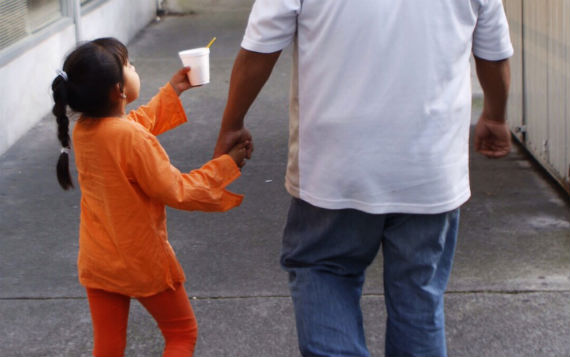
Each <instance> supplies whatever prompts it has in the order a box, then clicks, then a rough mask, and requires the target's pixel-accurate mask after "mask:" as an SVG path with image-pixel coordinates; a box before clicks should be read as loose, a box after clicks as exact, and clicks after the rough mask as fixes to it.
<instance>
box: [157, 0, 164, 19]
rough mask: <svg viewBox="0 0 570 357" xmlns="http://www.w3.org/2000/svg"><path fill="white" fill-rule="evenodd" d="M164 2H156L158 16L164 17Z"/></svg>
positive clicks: (159, 0)
mask: <svg viewBox="0 0 570 357" xmlns="http://www.w3.org/2000/svg"><path fill="white" fill-rule="evenodd" d="M163 2H164V1H163V0H156V16H162V15H164V7H163V6H162V4H163Z"/></svg>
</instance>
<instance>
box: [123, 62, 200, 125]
mask: <svg viewBox="0 0 570 357" xmlns="http://www.w3.org/2000/svg"><path fill="white" fill-rule="evenodd" d="M189 71H190V68H189V67H183V68H182V69H180V70H179V71H178V72H176V73H175V74H174V75H173V76H172V78H171V79H170V82H168V83H167V84H165V85H164V86H163V87H162V88H160V90H159V91H158V94H157V95H155V96H154V97H153V98H152V99H151V100H150V101H149V102H148V103H147V104H145V105H142V106H140V107H139V108H137V109H136V110H133V111H131V112H130V113H129V114H128V115H127V118H128V119H130V120H134V121H136V122H137V123H139V124H141V125H142V126H144V127H145V128H146V129H147V130H148V131H150V132H151V133H152V134H153V135H159V134H162V133H164V132H165V131H168V130H170V129H173V128H175V127H177V126H178V125H180V124H183V123H185V122H186V121H187V119H186V113H185V112H184V107H183V106H182V102H180V99H179V98H178V96H179V95H180V94H181V93H182V92H184V91H186V90H187V89H189V88H190V82H189V81H188V76H187V73H188V72H189Z"/></svg>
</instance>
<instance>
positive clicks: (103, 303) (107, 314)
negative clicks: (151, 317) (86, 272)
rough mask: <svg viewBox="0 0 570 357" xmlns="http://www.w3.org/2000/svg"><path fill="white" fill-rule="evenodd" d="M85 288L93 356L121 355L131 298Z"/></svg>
mask: <svg viewBox="0 0 570 357" xmlns="http://www.w3.org/2000/svg"><path fill="white" fill-rule="evenodd" d="M86 290H87V299H88V300H89V308H90V309H91V319H92V321H93V356H96V357H122V356H123V354H124V353H125V346H126V344H127V323H128V319H129V305H130V301H131V298H130V297H129V296H125V295H121V294H116V293H110V292H107V291H104V290H99V289H90V288H87V289H86Z"/></svg>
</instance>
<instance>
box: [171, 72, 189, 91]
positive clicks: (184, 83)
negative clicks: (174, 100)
mask: <svg viewBox="0 0 570 357" xmlns="http://www.w3.org/2000/svg"><path fill="white" fill-rule="evenodd" d="M188 72H190V67H182V68H181V69H179V70H178V72H176V73H174V75H173V76H172V78H171V79H170V85H171V86H172V88H173V89H174V91H175V92H176V95H180V94H181V93H182V92H184V91H186V90H188V89H190V88H191V87H192V85H191V84H190V81H189V80H188Z"/></svg>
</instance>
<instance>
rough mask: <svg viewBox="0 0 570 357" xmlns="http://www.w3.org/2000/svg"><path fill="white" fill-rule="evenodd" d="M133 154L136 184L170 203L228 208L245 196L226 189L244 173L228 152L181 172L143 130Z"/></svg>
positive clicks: (190, 208) (195, 207) (189, 207)
mask: <svg viewBox="0 0 570 357" xmlns="http://www.w3.org/2000/svg"><path fill="white" fill-rule="evenodd" d="M142 132H143V131H142V130H141V133H142ZM145 134H146V135H145ZM131 156H132V157H130V158H129V160H128V162H129V165H130V171H131V172H132V176H133V177H132V179H133V180H134V181H135V182H134V184H135V185H138V186H139V187H140V189H142V190H143V192H145V194H146V195H148V196H149V197H151V198H152V199H154V200H158V201H159V202H161V203H163V204H165V205H167V206H171V207H174V208H178V209H182V210H188V211H193V210H199V211H227V210H229V209H231V208H233V207H236V206H239V205H240V204H241V202H242V200H243V196H242V195H238V194H235V193H232V192H230V191H228V190H226V186H228V185H229V184H230V183H231V182H233V181H234V180H235V179H236V178H238V177H239V176H240V174H241V173H240V170H239V168H238V167H237V165H236V164H235V162H234V161H233V159H232V158H231V157H230V156H229V155H222V156H220V157H218V158H216V159H214V160H211V161H209V162H207V163H206V164H204V165H203V166H202V167H201V168H199V169H196V170H193V171H190V172H188V173H181V172H180V171H179V170H178V169H177V168H176V167H174V166H172V164H171V163H170V160H169V158H168V155H167V154H166V152H165V151H164V149H163V148H162V146H161V145H160V143H159V142H158V140H157V139H156V137H154V136H153V135H151V134H149V133H143V135H137V139H136V145H133V147H132V155H131Z"/></svg>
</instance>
